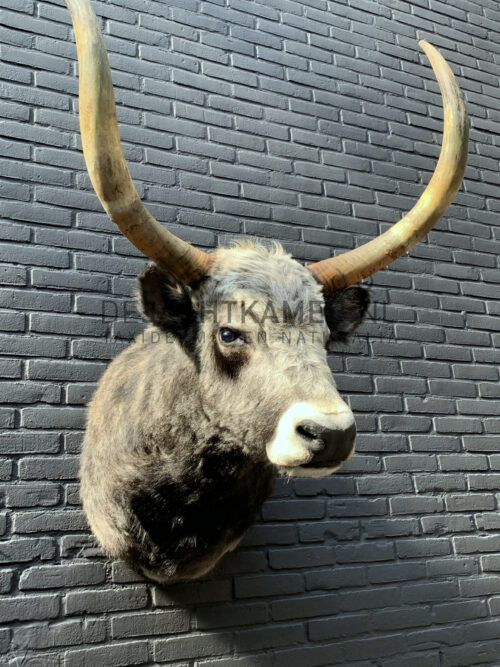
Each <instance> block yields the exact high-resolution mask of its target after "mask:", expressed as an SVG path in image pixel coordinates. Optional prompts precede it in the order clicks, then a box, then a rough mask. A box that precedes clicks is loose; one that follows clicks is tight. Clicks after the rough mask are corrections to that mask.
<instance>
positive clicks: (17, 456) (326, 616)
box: [0, 0, 500, 667]
mask: <svg viewBox="0 0 500 667" xmlns="http://www.w3.org/2000/svg"><path fill="white" fill-rule="evenodd" d="M0 5H1V6H2V8H5V10H6V11H5V12H4V13H5V20H4V22H3V27H2V29H1V31H0V42H1V43H2V46H1V47H0V52H1V56H2V59H3V61H4V63H5V66H4V68H3V81H2V82H1V83H0V96H1V97H2V100H1V102H0V115H2V118H3V120H2V123H3V124H2V130H1V131H2V134H3V138H2V139H1V140H0V153H1V154H2V156H3V157H4V163H3V164H4V167H3V171H1V169H0V176H1V183H0V193H1V195H2V196H3V197H4V201H3V202H2V204H3V206H2V213H3V214H4V218H5V219H6V222H5V223H4V224H3V225H2V229H1V231H0V238H1V241H2V244H3V248H4V250H3V258H4V266H3V267H1V268H0V282H1V283H2V284H3V285H4V289H3V296H2V297H1V299H0V303H1V304H2V311H1V313H0V316H1V317H0V319H1V324H0V328H2V329H3V335H2V336H0V353H1V354H2V355H3V356H2V358H1V359H0V376H1V377H2V378H4V381H2V382H1V383H0V389H1V390H2V391H0V394H1V395H3V396H4V401H3V407H0V422H1V423H2V424H3V426H5V432H4V433H3V434H1V435H0V451H1V452H2V455H3V456H4V458H3V459H2V462H1V465H0V477H1V478H2V480H1V483H0V496H1V503H2V504H3V505H4V507H5V508H6V511H2V512H1V513H0V532H2V548H1V551H2V555H3V559H4V561H5V562H6V563H7V564H9V567H8V569H6V570H5V575H4V576H3V577H1V578H0V591H1V592H2V593H3V596H4V597H5V598H6V601H7V603H6V605H5V610H6V612H5V613H6V614H7V618H6V620H7V622H9V623H12V624H13V627H12V629H9V630H8V631H7V632H3V633H0V652H1V653H2V654H5V655H6V656H8V662H9V664H10V663H12V667H13V666H14V663H15V664H17V663H18V662H19V661H20V660H21V661H24V662H25V663H26V665H36V667H40V666H43V667H44V666H45V665H47V666H48V665H55V664H58V665H65V666H67V667H69V666H70V665H71V667H73V665H80V664H82V665H84V664H90V663H92V664H99V665H101V664H102V665H109V666H116V667H121V666H125V665H128V664H150V663H151V664H152V663H153V662H155V664H159V663H160V662H162V663H164V662H168V663H172V662H174V663H175V664H176V666H177V665H178V666H179V667H187V662H189V663H191V662H193V663H194V662H196V664H197V665H198V664H199V665H200V667H202V666H203V667H205V666H206V667H226V666H227V667H229V665H230V664H231V665H240V664H241V665H242V667H243V665H245V666H246V665H247V664H248V665H249V664H250V663H251V664H252V665H254V664H255V665H257V664H259V665H262V666H263V667H270V664H271V663H273V665H274V667H279V666H280V665H286V667H292V665H297V666H298V665H300V667H303V665H310V666H311V667H315V666H317V667H320V666H322V665H326V664H342V665H343V664H352V665H356V666H357V665H359V666H360V667H365V665H368V663H370V664H371V663H375V662H377V664H378V663H380V664H382V663H383V664H384V666H385V667H400V665H402V664H404V665H407V667H417V666H418V667H438V663H439V664H441V663H440V662H439V660H441V662H442V663H443V666H444V665H446V666H449V667H451V665H458V664H464V665H465V664H467V665H468V664H476V662H481V664H484V665H486V664H488V665H492V666H493V665H495V664H496V662H497V657H498V650H499V647H498V640H497V637H498V621H497V620H496V618H495V617H496V616H497V615H498V613H499V611H500V602H499V601H500V595H499V594H498V590H497V588H498V586H497V583H496V579H495V576H496V573H497V571H498V569H499V567H500V566H499V565H498V562H497V560H498V559H497V557H496V551H498V549H499V547H498V544H497V541H498V540H497V538H496V533H497V532H498V528H499V527H500V523H499V520H498V515H497V512H496V510H497V503H498V480H497V476H498V470H500V463H499V456H498V454H497V453H496V452H497V451H498V434H499V433H500V418H499V415H497V411H498V409H497V406H496V401H497V399H498V398H499V395H498V390H497V385H498V380H499V378H500V376H499V373H498V363H499V362H500V353H499V350H498V349H497V348H498V344H499V341H500V337H499V334H498V333H497V331H498V325H497V323H496V320H497V319H498V315H499V314H500V311H499V307H498V283H499V280H500V272H499V271H498V267H497V256H498V253H499V251H500V245H499V244H500V232H499V231H498V220H497V218H498V211H499V210H500V205H499V204H498V201H497V199H498V198H497V196H496V190H495V187H496V185H497V181H498V179H497V176H498V174H497V171H498V169H497V164H498V159H499V158H500V149H499V148H498V147H497V146H496V143H495V135H494V134H493V132H494V130H495V123H496V122H497V121H498V118H499V115H498V109H497V107H498V108H500V107H499V104H498V100H499V99H500V96H499V93H498V90H497V87H496V85H495V81H496V78H497V74H498V72H497V69H498V67H497V62H496V61H497V59H498V56H499V55H500V47H499V46H498V44H499V43H500V37H499V33H498V29H497V22H498V18H500V15H499V12H498V8H497V6H496V4H495V2H494V1H493V0H473V1H470V0H456V2H454V3H453V4H450V3H445V2H440V1H439V0H415V2H414V3H411V6H410V4H408V3H407V2H406V1H405V0H390V2H387V3H383V4H382V5H381V4H380V3H374V2H373V1H372V0H359V2H358V3H346V2H344V1H342V2H337V3H328V2H327V1H326V0H303V1H302V2H298V1H294V0H267V2H265V3H263V2H262V1H261V0H258V1H256V2H252V3H246V2H242V0H228V3H226V5H225V4H224V2H223V0H212V1H210V2H202V3H197V2H196V1H195V0H171V2H169V3H168V6H167V5H164V4H163V3H152V4H151V3H150V5H151V6H149V5H148V6H146V5H145V4H144V3H143V2H141V1H140V0H123V2H122V3H118V4H116V3H115V4H113V3H111V4H110V3H109V2H108V3H104V2H98V1H96V2H94V3H93V6H94V8H95V9H96V10H97V13H98V15H99V16H100V19H99V20H100V22H101V24H102V25H103V26H104V28H105V34H106V37H105V39H106V44H107V46H108V49H109V50H110V60H111V65H112V68H113V77H114V80H115V84H116V97H117V100H118V118H119V123H120V126H121V134H122V137H123V140H124V142H125V143H124V149H125V153H126V155H127V159H128V160H129V162H130V169H131V173H132V177H133V178H134V179H135V180H136V182H137V183H138V190H139V192H140V194H141V195H143V194H145V195H146V199H147V200H148V206H150V209H151V211H152V212H153V214H154V215H155V216H156V217H157V218H158V219H159V220H160V221H161V222H162V223H166V224H168V225H169V226H170V227H169V228H170V229H172V230H173V231H174V232H175V233H177V234H179V235H180V236H182V237H183V238H186V239H188V240H190V241H192V242H194V243H195V245H199V246H202V247H207V248H213V247H214V246H215V245H216V244H217V242H223V243H224V242H225V241H226V239H229V237H230V236H232V235H238V234H243V233H245V234H247V235H250V236H255V237H257V236H258V237H265V238H271V237H272V238H278V239H282V240H283V241H284V245H285V247H286V249H287V250H289V251H291V252H292V253H293V254H294V255H295V256H296V257H297V258H299V259H301V260H304V261H305V262H310V261H312V260H314V259H316V258H323V257H327V256H330V255H331V254H334V253H339V252H341V251H342V250H344V249H349V248H353V247H357V246H359V245H361V243H363V242H364V241H366V240H369V239H371V238H373V237H375V236H376V235H377V234H378V233H379V232H380V231H384V230H385V229H387V228H388V227H389V225H390V224H392V223H393V221H394V220H396V219H397V218H398V217H399V216H400V214H401V213H403V212H404V210H407V209H409V208H410V207H411V206H412V205H413V202H414V201H415V200H416V198H417V197H418V195H419V194H420V192H421V191H422V189H423V186H422V185H421V182H427V181H428V179H429V174H430V172H431V171H432V170H433V169H434V165H435V161H436V159H437V155H438V150H439V146H438V144H439V141H438V140H436V137H437V139H439V134H440V132H441V117H442V113H441V111H440V108H439V106H440V99H439V93H438V88H437V85H436V83H435V82H434V79H433V75H432V72H431V71H430V68H429V67H428V66H427V64H425V67H424V65H423V63H424V62H425V61H426V59H425V58H424V57H423V56H421V55H420V56H419V54H418V51H417V49H416V45H415V36H418V34H417V33H418V31H420V32H422V30H423V31H424V32H427V33H429V34H430V35H431V38H432V39H431V38H430V39H431V41H432V42H433V43H435V44H436V45H437V46H438V47H440V48H442V49H443V53H444V54H445V55H446V57H447V58H448V59H449V62H450V63H451V64H452V67H453V69H454V71H455V72H456V73H457V74H458V77H457V78H458V80H459V83H460V85H461V86H462V88H463V89H464V90H465V91H466V97H467V102H468V108H469V113H470V115H471V117H472V131H471V147H470V148H471V150H470V156H469V167H468V170H467V179H466V186H465V191H464V192H462V193H460V194H459V196H458V197H457V200H456V203H455V205H454V206H453V207H452V208H451V209H450V210H449V212H448V213H447V215H446V217H445V218H444V219H443V220H442V221H441V222H440V223H438V225H437V228H436V230H435V231H433V232H432V233H431V234H430V235H429V237H428V240H427V241H424V242H423V243H421V244H420V245H418V246H416V247H415V248H413V249H412V250H411V253H410V255H408V256H406V257H404V258H400V259H399V260H398V261H397V262H396V263H395V264H394V265H393V266H392V267H390V268H389V269H388V270H386V271H383V272H380V273H379V274H378V275H377V276H375V277H374V278H373V279H372V280H370V281H367V282H369V283H370V286H371V292H372V302H373V303H374V306H372V308H371V310H370V318H369V319H368V321H367V323H366V324H365V325H364V326H363V328H362V329H361V331H360V333H361V336H360V337H359V338H358V339H357V342H356V343H354V344H353V345H351V346H350V347H345V348H342V349H339V350H336V351H335V352H334V353H333V354H332V355H330V359H329V364H330V367H331V369H332V371H333V372H334V374H335V376H336V379H338V388H339V391H340V392H341V394H342V395H344V396H346V394H347V395H348V400H349V402H350V403H351V406H352V407H353V408H354V409H355V412H356V421H357V426H358V433H359V434H358V442H357V447H358V453H357V455H356V456H355V457H354V458H353V459H352V460H351V461H350V462H349V463H347V464H346V466H344V467H343V468H342V469H341V471H340V473H339V474H337V475H333V476H331V477H327V478H321V479H296V480H294V483H293V484H278V485H277V486H276V490H275V493H274V495H273V497H272V498H271V499H270V500H269V501H268V502H267V503H266V504H265V505H264V508H263V517H264V519H265V521H264V522H261V523H257V524H256V525H255V526H253V527H252V529H251V530H250V532H249V533H248V535H247V536H246V537H245V539H244V541H243V543H242V548H241V549H238V550H236V551H235V552H234V553H233V554H232V555H230V556H228V557H227V558H225V559H224V561H223V562H222V563H221V566H220V571H218V573H216V574H215V575H208V577H207V578H206V579H205V580H203V581H201V582H192V583H189V584H178V585H176V586H174V587H171V588H168V589H163V588H159V587H157V586H152V587H151V603H150V601H149V597H148V594H147V593H146V589H145V584H144V579H143V578H142V577H141V576H140V575H138V574H136V573H133V572H131V571H130V570H129V569H127V568H125V567H124V565H123V564H122V565H121V566H120V564H119V563H112V564H111V565H109V566H107V565H105V561H104V560H103V559H102V556H103V555H102V553H101V552H100V551H99V550H98V549H96V547H95V543H94V542H93V541H92V540H91V539H90V537H89V533H88V532H87V529H86V527H85V524H84V522H83V514H82V511H81V508H80V500H79V494H78V483H77V481H76V475H77V470H78V459H77V454H78V453H79V451H80V448H81V440H82V432H83V425H84V424H83V415H84V409H83V406H84V405H85V403H86V402H88V400H89V398H90V396H91V394H92V392H93V389H94V387H95V383H96V381H97V380H98V378H99V376H100V375H101V373H102V372H103V370H104V368H105V363H104V360H107V359H108V358H110V357H111V356H113V355H114V354H116V352H117V351H118V350H119V349H121V347H122V344H123V343H124V342H125V340H128V339H130V337H131V336H133V335H134V334H135V333H136V332H138V331H139V330H140V329H141V327H142V323H141V322H140V321H139V320H137V319H130V321H128V320H126V319H124V318H123V317H121V316H120V319H115V320H113V321H111V317H108V318H106V317H104V318H103V317H102V316H103V314H106V310H105V309H106V307H107V306H106V304H107V303H108V302H110V303H111V301H112V302H113V303H114V304H116V306H117V308H118V309H119V312H117V314H120V313H121V315H124V314H125V308H126V307H127V306H126V303H127V300H130V303H132V302H131V296H132V293H133V290H134V285H135V276H136V275H137V273H138V272H140V271H141V269H142V267H143V266H144V264H145V260H144V259H142V258H141V257H140V255H139V253H138V252H137V251H136V250H135V249H134V248H133V247H132V246H131V245H130V244H129V243H128V241H126V240H125V239H123V238H122V237H120V236H119V233H118V231H117V230H116V228H115V227H114V226H113V224H112V223H111V222H110V221H108V220H107V218H106V216H105V215H104V214H103V213H102V212H101V207H100V205H99V203H98V200H97V198H96V197H95V195H94V194H93V193H92V191H91V189H90V187H91V186H90V182H89V179H88V177H87V175H86V174H85V171H84V169H85V167H84V161H83V156H82V154H81V150H80V143H81V142H80V138H79V136H78V118H77V115H76V113H75V111H74V110H73V106H74V105H75V104H76V101H74V98H75V95H76V88H77V79H76V77H75V76H73V73H74V72H75V70H76V67H75V64H74V63H75V48H74V44H73V37H72V35H71V29H70V19H69V14H68V12H67V9H66V8H65V7H64V6H63V5H61V6H59V5H58V6H55V5H54V4H52V3H44V2H38V3H34V2H32V1H31V0H11V1H10V2H7V0H0ZM153 5H154V6H153ZM438 33H439V34H438ZM451 43H453V45H454V48H453V49H450V48H449V47H450V44H451ZM420 63H422V64H420ZM75 108H76V107H75ZM434 134H436V137H434V136H433V135H434ZM73 174H74V176H73ZM175 185H177V186H178V185H180V186H181V187H182V189H181V190H179V189H178V188H177V187H175V188H174V187H173V186H175ZM75 186H76V187H75ZM151 186H152V187H151ZM240 197H241V198H240ZM216 235H217V237H216ZM110 238H112V239H113V243H110V242H109V239H110ZM103 309H104V310H103ZM134 312H135V310H134ZM108 314H109V313H108ZM27 327H29V328H27ZM395 335H396V337H397V340H395V338H394V336H395ZM70 339H75V340H72V341H71V344H70ZM114 339H115V340H114ZM368 343H369V344H368ZM71 356H74V357H76V358H74V359H71V358H70V357H71ZM61 401H63V403H61ZM405 408H406V411H407V412H409V413H410V414H406V413H405ZM63 503H64V505H63ZM65 505H67V507H65ZM7 515H8V516H7ZM15 531H17V532H18V533H23V534H29V536H30V537H26V538H24V537H22V538H21V537H19V535H17V536H16V532H15ZM53 531H54V532H53ZM47 533H48V534H47ZM52 535H53V537H52ZM56 541H57V542H58V544H56ZM56 547H57V549H58V551H57V552H56ZM335 556H336V558H337V562H336V564H335V565H334V564H333V560H332V559H333V558H334V557H335ZM82 557H85V560H83V559H82ZM87 557H88V558H89V559H90V558H91V559H92V560H89V559H87ZM69 558H71V561H70V560H66V559H69ZM395 558H396V559H397V560H396V561H395V560H394V559H395ZM495 559H496V560H495ZM339 561H341V562H339ZM21 563H28V564H29V567H27V568H26V567H25V568H24V569H23V570H24V571H22V572H19V571H18V565H19V564H21ZM349 563H355V564H354V565H350V564H349ZM19 569H21V568H19ZM221 575H222V576H223V577H224V578H223V579H221V578H220V576H221ZM105 577H106V578H105ZM233 580H234V587H233ZM110 582H112V583H110ZM75 587H77V588H75ZM304 590H310V591H313V590H314V591H319V593H318V594H314V595H313V594H306V593H304ZM28 591H50V595H48V594H47V593H42V595H40V596H38V597H36V596H34V595H31V594H30V595H29V596H28V595H27V593H28ZM333 592H335V594H332V593H333ZM59 598H61V599H64V600H65V606H64V607H62V612H66V613H71V614H75V616H76V617H75V618H71V619H63V618H62V617H61V609H60V600H59ZM237 599H239V600H240V601H239V602H237V603H234V601H235V600H237ZM26 600H28V602H26ZM39 600H41V602H40V604H38V601H39ZM405 602H406V603H407V604H406V605H403V606H402V603H405ZM150 604H152V607H153V608H149V607H150ZM156 606H157V607H158V610H157V609H155V607H156ZM373 610H376V613H374V611H373ZM32 614H33V615H32ZM102 614H108V615H109V619H108V620H105V619H104V617H103V616H102ZM83 615H86V618H85V619H83V618H82V617H83ZM190 617H191V618H190ZM310 619H314V620H312V621H311V620H310ZM250 626H251V627H250ZM247 627H248V629H243V630H242V628H247ZM218 628H219V629H220V628H224V632H220V631H219V632H217V629H218ZM201 631H202V632H201ZM374 633H376V634H374ZM110 637H111V639H112V641H111V642H109V641H107V640H108V639H109V638H110ZM151 637H153V639H152V640H151ZM133 638H136V639H133ZM148 638H149V640H148ZM333 640H334V641H333ZM459 641H461V642H462V645H458V642H459ZM63 647H66V648H63ZM54 649H56V652H54ZM9 651H10V652H9ZM248 652H250V654H249V655H247V653H248ZM242 653H243V654H244V655H241V654H242Z"/></svg>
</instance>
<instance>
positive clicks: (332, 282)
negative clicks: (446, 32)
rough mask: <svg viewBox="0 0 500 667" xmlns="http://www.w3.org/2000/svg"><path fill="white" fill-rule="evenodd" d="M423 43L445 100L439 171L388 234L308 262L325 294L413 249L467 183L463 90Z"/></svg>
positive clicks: (365, 275) (435, 51)
mask: <svg viewBox="0 0 500 667" xmlns="http://www.w3.org/2000/svg"><path fill="white" fill-rule="evenodd" d="M419 44H420V46H421V47H422V49H423V50H424V51H425V53H426V54H427V57H428V58H429V60H430V63H431V65H432V69H433V70H434V74H435V75H436V79H437V81H438V83H439V88H440V90H441V95H442V98H443V112H444V129H443V144H442V148H441V153H440V155H439V160H438V163H437V166H436V170H435V171H434V174H433V176H432V178H431V180H430V181H429V184H428V185H427V187H426V188H425V190H424V192H423V193H422V195H421V196H420V199H419V200H418V201H417V203H416V204H415V206H414V207H413V208H412V209H411V211H409V212H408V213H407V214H406V215H405V216H404V217H403V218H401V220H400V221H399V222H397V223H396V224H394V225H393V226H392V227H390V228H389V229H388V230H387V231H386V232H384V233H383V234H381V235H380V236H378V237H377V238H375V239H373V240H372V241H369V242H368V243H365V244H363V245H362V246H359V247H358V248H354V250H349V251H347V252H345V253H343V254H342V255H337V256H336V257H331V258H329V259H324V260H322V261H320V262H315V263H314V264H309V265H308V268H309V269H310V270H311V271H312V272H313V274H314V275H315V276H316V278H317V279H318V281H319V282H321V283H322V284H323V291H324V293H325V294H330V293H331V292H334V291H335V290H338V289H342V288H344V287H348V286H349V285H354V284H355V283H357V282H359V281H360V280H363V278H366V277H368V276H371V275H372V274H374V273H376V272H377V271H379V270H380V269H382V268H384V267H385V266H387V265H388V264H390V263H391V262H393V261H394V260H395V259H397V258H398V257H400V256H401V255H403V254H404V253H405V252H407V251H408V250H409V249H410V248H412V247H413V246H414V245H415V244H416V243H418V242H419V241H420V239H422V237H424V236H425V235H426V234H427V233H428V232H429V231H430V230H431V229H432V227H434V225H435V224H436V222H437V221H438V220H439V218H440V217H441V216H442V215H443V213H444V212H445V210H446V209H447V208H448V206H449V205H450V204H451V202H452V201H453V198H454V197H455V195H456V193H457V192H458V189H459V188H460V185H461V183H462V179H463V176H464V172H465V167H466V163H467V152H468V139H469V127H468V120H467V111H466V110H465V105H464V101H463V98H462V93H461V92H460V88H459V87H458V84H457V82H456V80H455V77H454V76H453V72H452V71H451V69H450V67H449V66H448V64H447V62H446V60H445V59H444V58H443V56H442V55H441V54H440V53H439V51H437V49H435V48H434V47H433V46H431V45H430V44H428V43H427V42H425V41H423V40H422V41H421V42H419Z"/></svg>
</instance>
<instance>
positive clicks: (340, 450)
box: [266, 398, 356, 477]
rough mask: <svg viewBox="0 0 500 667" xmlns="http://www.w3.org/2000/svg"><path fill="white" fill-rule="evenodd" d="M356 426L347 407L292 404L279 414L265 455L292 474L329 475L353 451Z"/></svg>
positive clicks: (284, 470)
mask: <svg viewBox="0 0 500 667" xmlns="http://www.w3.org/2000/svg"><path fill="white" fill-rule="evenodd" d="M355 440H356V426H355V423H354V415H353V414H352V412H351V410H350V408H349V406H348V405H347V404H346V403H344V402H343V401H342V400H341V399H340V398H339V399H338V400H337V401H335V403H334V404H333V405H328V406H326V405H315V404H314V403H305V402H304V403H294V404H293V405H291V406H290V407H289V408H288V410H286V412H285V413H284V414H283V415H282V417H281V419H280V421H279V423H278V426H277V429H276V433H275V435H274V438H273V439H272V440H271V441H270V443H269V444H268V446H267V448H266V450H267V456H268V458H269V460H270V461H271V462H272V463H274V464H275V465H277V466H278V467H279V468H280V469H281V470H282V472H285V473H286V474H289V475H295V476H306V477H310V476H314V477H316V476H322V475H329V474H331V473H332V472H334V471H335V470H337V469H338V468H339V467H340V466H341V465H342V464H343V463H345V461H347V460H348V459H349V458H350V457H351V456H352V454H353V452H354V444H355Z"/></svg>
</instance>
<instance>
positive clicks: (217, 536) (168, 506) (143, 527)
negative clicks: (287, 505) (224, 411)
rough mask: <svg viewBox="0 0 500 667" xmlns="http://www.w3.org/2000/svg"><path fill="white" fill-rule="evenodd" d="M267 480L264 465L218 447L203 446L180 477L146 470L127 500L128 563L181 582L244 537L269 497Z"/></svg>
mask: <svg viewBox="0 0 500 667" xmlns="http://www.w3.org/2000/svg"><path fill="white" fill-rule="evenodd" d="M272 476H273V473H272V467H271V465H269V464H268V463H267V462H262V463H257V462H255V461H252V460H251V459H250V458H248V457H246V456H245V454H244V453H243V452H242V450H241V448H240V447H238V446H233V447H229V448H226V447H221V446H220V445H219V444H213V445H207V447H205V449H204V450H203V451H202V452H201V454H200V456H199V458H197V459H192V460H190V461H189V470H185V471H184V473H183V475H182V476H180V477H178V476H176V477H175V478H174V477H171V476H169V475H168V474H165V471H164V470H161V471H158V469H151V470H150V471H149V473H148V474H147V475H145V476H144V478H143V479H141V482H140V486H139V487H138V488H137V489H136V490H135V492H134V495H133V496H132V499H131V507H130V509H131V510H132V513H133V516H134V517H135V522H134V521H133V522H132V529H131V530H132V535H133V537H134V538H135V539H134V541H135V543H136V545H137V546H136V547H135V548H134V553H131V554H130V556H131V558H132V559H133V560H134V561H135V563H136V564H137V565H139V566H140V567H144V568H146V569H149V570H155V571H157V572H162V573H163V574H166V575H168V576H178V577H182V574H183V571H186V570H189V569H190V568H192V567H193V564H194V563H196V561H201V560H202V559H203V558H204V557H206V556H210V554H211V553H213V552H215V551H216V550H217V549H218V548H220V545H221V544H224V543H230V542H232V541H234V540H235V539H237V538H239V537H240V536H242V535H243V534H244V533H245V532H246V530H247V529H248V528H249V527H250V525H251V524H252V523H253V522H254V520H255V518H256V516H257V514H258V512H259V509H260V507H261V505H262V503H263V502H264V500H265V498H267V496H268V495H269V494H270V492H271V485H272ZM221 489H224V491H223V492H221ZM134 524H135V527H134ZM134 533H135V534H134ZM141 533H142V536H141ZM144 534H145V535H144Z"/></svg>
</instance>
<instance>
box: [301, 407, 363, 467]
mask: <svg viewBox="0 0 500 667" xmlns="http://www.w3.org/2000/svg"><path fill="white" fill-rule="evenodd" d="M295 430H296V433H297V435H298V436H299V437H300V438H301V440H302V441H303V442H304V444H305V445H306V447H307V448H308V449H309V451H310V452H311V453H312V455H313V456H312V458H311V460H310V461H309V463H306V464H303V466H304V467H305V468H323V467H330V466H337V465H340V463H342V462H343V461H345V460H346V459H347V458H349V456H350V454H351V452H352V450H353V447H354V441H355V438H356V426H355V424H351V425H350V426H348V427H347V428H335V427H333V426H327V425H325V424H320V423H319V422H316V421H313V420H311V419H304V420H303V421H301V422H299V423H298V424H297V425H296V427H295Z"/></svg>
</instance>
